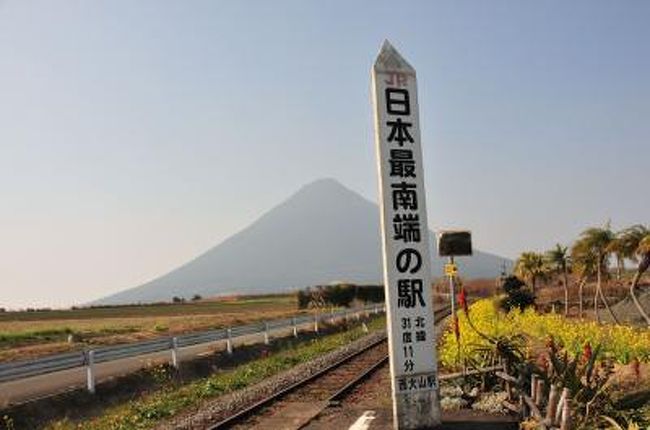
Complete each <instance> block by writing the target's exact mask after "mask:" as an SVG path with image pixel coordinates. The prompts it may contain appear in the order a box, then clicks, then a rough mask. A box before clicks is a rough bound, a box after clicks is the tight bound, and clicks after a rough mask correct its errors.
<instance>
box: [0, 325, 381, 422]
mask: <svg viewBox="0 0 650 430" xmlns="http://www.w3.org/2000/svg"><path fill="white" fill-rule="evenodd" d="M368 327H369V328H370V329H371V330H377V329H380V328H384V327H385V320H384V319H383V318H377V319H374V320H372V321H371V322H370V323H369V324H368ZM364 334H365V333H364V332H363V330H362V329H361V327H355V328H352V329H350V330H349V331H346V332H340V333H336V334H332V335H327V336H323V337H319V338H316V339H312V340H311V341H308V342H304V343H299V344H297V345H293V346H290V347H289V348H288V349H285V350H282V351H281V352H278V353H275V354H272V355H270V356H268V357H265V358H259V359H255V360H253V361H250V362H248V363H246V364H242V365H239V366H237V367H234V368H232V369H230V370H227V371H224V372H220V373H215V374H212V375H210V376H208V377H203V378H200V379H196V380H194V381H193V382H189V383H185V384H182V383H179V382H175V378H174V377H173V375H172V373H169V372H168V370H165V369H164V368H163V367H160V368H156V369H152V370H150V371H154V372H158V373H159V375H158V376H159V377H160V379H161V380H164V384H163V385H162V386H161V387H160V389H158V390H156V391H153V392H149V393H144V394H141V395H140V396H139V397H135V398H131V399H129V400H128V401H124V402H121V403H120V404H117V405H114V406H109V407H108V408H106V409H104V410H103V412H102V413H101V415H100V416H96V417H93V418H90V419H86V420H84V421H74V420H71V419H61V420H57V421H52V422H50V423H49V424H47V425H46V426H45V427H44V428H46V429H50V430H72V429H77V430H79V429H93V430H139V429H149V428H152V427H154V426H155V425H157V424H159V423H160V422H161V421H163V420H166V419H169V418H172V417H174V416H176V415H178V414H180V413H183V412H186V411H189V410H192V409H195V408H197V407H199V406H200V405H201V404H203V403H204V402H205V401H207V400H211V399H214V398H217V397H219V396H221V395H224V394H227V393H231V392H233V391H235V390H238V389H241V388H245V387H247V386H250V385H253V384H256V383H258V382H261V381H263V380H264V379H266V378H268V377H270V376H273V375H275V374H277V373H279V372H282V371H285V370H288V369H290V368H292V367H294V366H296V365H298V364H300V363H304V362H307V361H309V360H312V359H314V358H316V357H318V356H320V355H323V354H325V353H328V352H331V351H333V350H335V349H337V348H339V347H341V346H343V345H345V344H348V343H350V342H351V341H354V340H356V339H358V338H360V337H362V336H364ZM0 428H1V426H0Z"/></svg>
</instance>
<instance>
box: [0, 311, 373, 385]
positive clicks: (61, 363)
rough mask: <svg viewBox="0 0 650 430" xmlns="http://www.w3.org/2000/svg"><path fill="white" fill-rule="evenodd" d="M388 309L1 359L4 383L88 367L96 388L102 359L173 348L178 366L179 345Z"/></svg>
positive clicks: (265, 333) (229, 347) (89, 378)
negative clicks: (5, 360) (34, 357)
mask: <svg viewBox="0 0 650 430" xmlns="http://www.w3.org/2000/svg"><path fill="white" fill-rule="evenodd" d="M384 311H385V306H384V304H383V303H381V304H373V305H367V306H364V307H361V308H354V309H339V310H334V311H330V312H320V313H316V314H301V315H297V316H294V317H291V318H284V319H276V320H269V321H261V322H256V323H252V324H247V325H241V326H234V327H228V328H222V329H218V330H209V331H203V332H198V333H188V334H183V335H179V336H174V337H161V338H158V339H153V340H147V341H143V342H136V343H129V344H122V345H112V346H104V347H97V348H94V349H87V350H83V351H75V352H67V353H63V354H56V355H49V356H45V357H42V358H37V359H33V360H21V361H11V362H6V363H0V383H3V382H9V381H16V380H20V379H24V378H29V377H32V376H40V375H45V374H49V373H55V372H61V371H63V370H70V369H75V368H82V367H85V368H86V372H87V388H88V391H90V392H94V391H95V371H94V366H95V365H96V364H99V363H105V362H109V361H113V360H119V359H122V358H129V357H137V356H140V355H145V354H151V353H156V352H162V351H169V352H170V362H171V364H172V366H174V367H176V368H178V367H179V365H180V360H179V354H178V349H179V348H185V347H189V346H195V345H200V344H206V343H211V342H216V341H220V340H225V341H226V351H227V352H228V353H232V351H233V339H235V338H237V337H242V336H248V335H256V334H258V335H263V336H264V343H267V344H268V343H269V341H270V337H271V334H272V332H273V331H277V330H283V329H287V328H292V329H293V336H296V337H297V336H298V332H299V327H300V326H304V325H305V324H307V323H311V324H313V330H314V331H316V332H318V325H319V323H320V322H327V321H333V320H336V319H341V318H350V317H357V318H360V316H361V315H362V314H367V315H369V314H379V313H381V312H384Z"/></svg>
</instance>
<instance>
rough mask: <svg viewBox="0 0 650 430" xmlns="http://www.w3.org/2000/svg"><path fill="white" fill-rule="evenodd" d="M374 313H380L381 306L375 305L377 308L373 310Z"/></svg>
mask: <svg viewBox="0 0 650 430" xmlns="http://www.w3.org/2000/svg"><path fill="white" fill-rule="evenodd" d="M373 314H375V315H378V314H379V306H377V305H375V309H374V311H373Z"/></svg>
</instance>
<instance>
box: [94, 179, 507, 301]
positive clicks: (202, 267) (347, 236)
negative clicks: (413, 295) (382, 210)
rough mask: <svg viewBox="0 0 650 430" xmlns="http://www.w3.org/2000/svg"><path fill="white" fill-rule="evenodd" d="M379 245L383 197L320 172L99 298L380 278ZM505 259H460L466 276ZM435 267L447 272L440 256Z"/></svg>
mask: <svg viewBox="0 0 650 430" xmlns="http://www.w3.org/2000/svg"><path fill="white" fill-rule="evenodd" d="M380 246H381V245H380V230H379V209H378V208H377V205H375V204H373V203H371V202H369V201H368V200H366V199H364V198H363V197H361V196H360V195H359V194H357V193H355V192H353V191H351V190H349V189H347V188H345V187H344V186H342V185H341V184H340V183H338V182H337V181H335V180H333V179H322V180H318V181H316V182H313V183H311V184H309V185H306V186H305V187H303V188H302V189H300V190H299V191H298V192H297V193H296V194H294V195H293V196H292V197H290V198H289V199H288V200H286V201H284V202H283V203H281V204H280V205H278V206H276V207H275V208H273V209H272V210H270V211H269V212H267V213H266V214H264V215H263V216H262V217H261V218H259V219H258V220H257V221H256V222H254V223H253V224H251V225H250V226H249V227H247V228H246V229H244V230H242V231H241V232H239V233H237V234H235V235H233V236H231V237H230V238H229V239H227V240H225V241H224V242H222V243H221V244H219V245H217V246H215V247H214V248H212V249H210V250H208V251H207V252H205V253H204V254H202V255H200V256H199V257H197V258H196V259H194V260H192V261H190V262H188V263H187V264H185V265H183V266H181V267H179V268H178V269H175V270H173V271H171V272H170V273H168V274H166V275H163V276H161V277H159V278H157V279H154V280H153V281H151V282H148V283H146V284H144V285H141V286H139V287H135V288H131V289H128V290H125V291H123V292H120V293H117V294H115V295H112V296H109V297H106V298H104V299H101V300H99V301H98V302H97V303H102V304H109V303H110V304H112V303H134V302H151V301H157V300H170V299H171V297H172V296H183V297H189V296H191V295H193V294H201V295H203V296H210V295H217V294H233V293H240V294H242V293H261V292H276V291H286V290H290V289H296V288H303V287H305V286H309V285H314V284H324V283H329V282H332V281H337V280H341V281H350V282H359V283H379V282H380V280H381V259H380V254H381V248H380ZM502 261H503V259H502V258H501V257H498V256H495V255H492V254H488V253H483V252H480V251H478V252H475V255H474V256H473V257H472V258H468V259H464V261H461V262H460V263H459V266H460V267H461V273H462V274H463V275H464V276H468V277H492V276H496V275H497V274H498V272H499V267H500V265H501V263H502ZM434 273H435V274H440V273H442V262H441V261H440V259H438V258H436V259H434Z"/></svg>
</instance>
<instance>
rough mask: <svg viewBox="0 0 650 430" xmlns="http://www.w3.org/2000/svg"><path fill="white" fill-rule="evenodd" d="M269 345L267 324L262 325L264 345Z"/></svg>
mask: <svg viewBox="0 0 650 430" xmlns="http://www.w3.org/2000/svg"><path fill="white" fill-rule="evenodd" d="M268 344H269V323H267V322H265V323H264V345H268Z"/></svg>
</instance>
